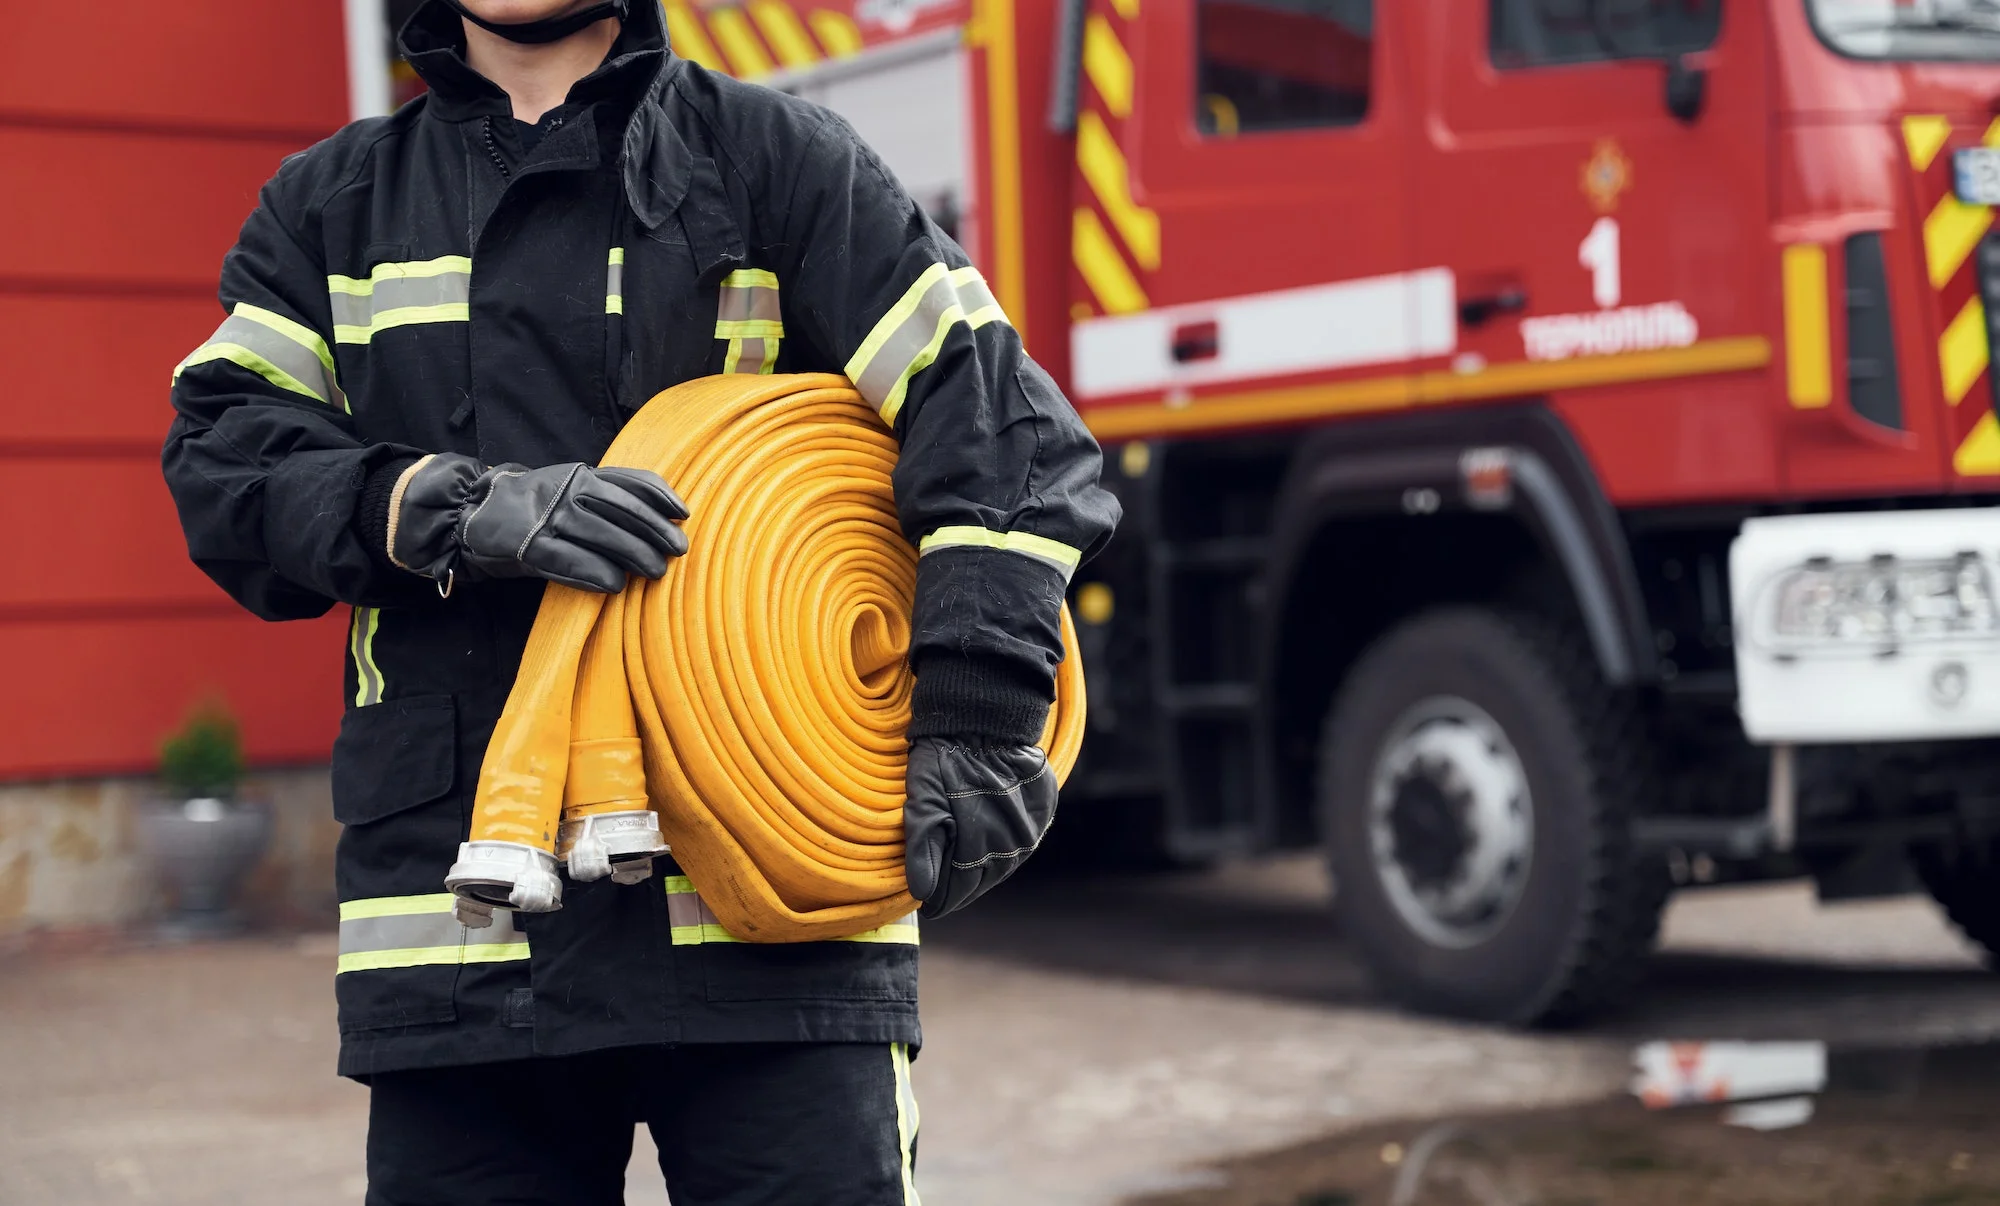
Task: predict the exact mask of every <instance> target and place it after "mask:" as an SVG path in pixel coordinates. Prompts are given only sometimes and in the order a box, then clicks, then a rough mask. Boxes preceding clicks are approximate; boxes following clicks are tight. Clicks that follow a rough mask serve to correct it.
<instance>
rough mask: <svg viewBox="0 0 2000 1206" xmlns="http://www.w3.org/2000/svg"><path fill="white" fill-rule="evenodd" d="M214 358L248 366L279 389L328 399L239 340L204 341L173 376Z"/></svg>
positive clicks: (320, 400)
mask: <svg viewBox="0 0 2000 1206" xmlns="http://www.w3.org/2000/svg"><path fill="white" fill-rule="evenodd" d="M215 360H226V361H228V362H229V363H231V364H233V365H236V366H237V367H238V368H246V369H249V370H250V371H251V372H253V373H255V374H257V375H258V376H259V377H262V378H263V379H264V380H266V381H269V382H270V383H271V384H272V385H275V386H277V387H278V388H279V389H287V390H290V391H292V392H293V393H295V394H304V395H305V396H306V397H308V398H311V399H312V400H313V401H315V402H324V401H326V398H325V397H323V396H322V395H321V394H320V392H319V391H318V390H316V389H314V388H313V387H312V386H310V385H307V384H306V383H305V382H303V381H301V380H299V379H298V378H297V377H294V376H292V375H291V374H290V373H288V372H286V371H285V370H283V369H281V368H279V367H278V366H277V365H275V364H272V363H271V362H270V361H268V360H266V359H264V358H263V357H262V356H260V355H258V354H257V353H256V352H253V351H251V350H250V349H249V348H246V347H244V346H243V345H242V344H240V343H205V344H203V345H201V346H200V347H198V348H196V349H195V350H194V351H192V352H190V353H188V358H187V359H186V360H183V361H181V362H180V364H179V365H178V366H176V367H175V369H174V380H176V381H178V380H180V378H181V370H183V369H191V368H193V367H194V366H196V365H198V364H208V363H209V362H211V361H215Z"/></svg>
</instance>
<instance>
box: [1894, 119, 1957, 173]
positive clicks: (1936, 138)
mask: <svg viewBox="0 0 2000 1206" xmlns="http://www.w3.org/2000/svg"><path fill="white" fill-rule="evenodd" d="M1950 137H1951V119H1950V118H1949V117H1936V116H1926V117H1906V118H1904V119H1903V145H1904V146H1906V147H1908V148H1909V151H1910V166H1911V167H1913V168H1915V169H1917V170H1918V171H1920V172H1921V171H1924V170H1925V169H1927V168H1929V167H1930V165H1931V161H1932V160H1934V159H1936V158H1937V153H1938V151H1940V150H1941V149H1943V147H1944V143H1945V139H1947V138H1950Z"/></svg>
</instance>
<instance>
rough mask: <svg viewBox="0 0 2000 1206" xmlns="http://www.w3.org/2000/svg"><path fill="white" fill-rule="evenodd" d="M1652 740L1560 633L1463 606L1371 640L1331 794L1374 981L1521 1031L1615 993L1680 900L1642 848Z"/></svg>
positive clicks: (1332, 841)
mask: <svg viewBox="0 0 2000 1206" xmlns="http://www.w3.org/2000/svg"><path fill="white" fill-rule="evenodd" d="M1645 750H1646V743H1645V739H1644V735H1643V734H1642V733H1641V731H1640V729H1639V725H1638V723H1637V717H1636V716H1635V715H1634V714H1633V711H1632V708H1631V706H1630V703H1629V701H1628V700H1626V699H1625V698H1623V697H1622V696H1620V695H1619V694H1618V693H1616V692H1613V691H1611V690H1609V689H1608V688H1606V687H1605V685H1604V684H1603V682H1602V681H1601V679H1600V678H1599V677H1598V674H1597V669H1596V665H1595V662H1594V660H1593V659H1592V657H1591V653H1590V649H1589V647H1588V646H1587V645H1586V644H1584V643H1583V641H1582V640H1581V639H1580V637H1578V636H1576V635H1574V634H1572V633H1570V632H1566V631H1564V630H1562V629H1560V628H1557V627H1556V626H1554V625H1550V624H1547V623H1545V622H1543V621H1541V620H1539V619H1536V618H1533V617H1518V616H1511V615H1504V616H1503V615H1501V614H1498V613H1495V612H1491V611H1486V610H1480V609H1474V608H1451V609H1444V610H1438V611H1434V612H1430V613H1427V614H1424V615H1421V616H1418V617H1416V618H1414V619H1412V620H1409V621H1407V622H1405V623H1404V624H1402V625H1400V626H1398V627H1396V628H1394V629H1392V630H1391V631H1390V632H1389V633H1388V634H1387V635H1385V636H1383V637H1382V638H1380V639H1379V640H1377V641H1376V642H1375V644H1374V645H1373V646H1371V647H1370V648H1369V649H1368V650H1367V651H1366V652H1365V653H1364V654H1363V655H1362V656H1361V658H1360V660H1359V661H1358V662H1357V663H1356V665H1355V666H1354V668H1353V670H1352V671H1351V672H1350V673H1349V675H1348V677H1347V680H1346V682H1345V684H1344V685H1343V686H1342V688H1341V690H1340V693H1339V696H1338V699H1337V700H1336V703H1335V706H1334V707H1333V709H1332V710H1331V712H1330V713H1329V715H1328V718H1327V722H1326V727H1325V730H1324V732H1323V734H1322V736H1321V740H1320V755H1319V762H1320V775H1319V805H1320V812H1321V833H1322V834H1323V835H1325V837H1326V840H1327V843H1328V850H1329V856H1330V861H1331V864H1332V868H1333V875H1334V883H1335V888H1336V893H1337V906H1336V907H1337V908H1338V909H1339V911H1340V915H1341V918H1342V921H1343V924H1344V927H1345V930H1346V932H1347V935H1348V937H1349V938H1350V939H1351V940H1352V941H1353V942H1354V944H1355V945H1356V947H1357V948H1359V950H1360V953H1361V955H1362V957H1363V958H1364V959H1365V960H1366V961H1367V962H1368V964H1369V965H1370V967H1371V968H1372V969H1373V971H1374V972H1375V975H1376V977H1377V980H1378V982H1380V983H1381V984H1382V985H1383V987H1384V988H1385V989H1387V990H1388V991H1389V992H1390V993H1391V994H1392V995H1393V996H1394V997H1396V998H1397V999H1398V1000H1400V1001H1402V1002H1404V1003H1406V1004H1408V1005H1411V1006H1413V1007H1415V1008H1418V1009H1424V1010H1429V1011H1432V1012H1439V1013H1446V1014H1452V1015H1456V1016H1460V1017H1470V1018H1478V1019H1483V1020H1488V1021H1497V1022H1505V1023H1510V1024H1514V1025H1535V1024H1558V1023H1563V1022H1570V1021H1577V1020H1581V1019H1582V1018H1585V1017H1587V1016H1590V1015H1592V1014H1595V1013H1598V1012H1600V1011H1602V1010H1604V1009H1606V1008H1608V1007H1610V1006H1612V1005H1614V1004H1615V1003H1617V1002H1618V1001H1619V1000H1620V999H1621V997H1622V996H1623V995H1624V993H1625V992H1626V991H1627V990H1628V988H1629V987H1630V986H1631V985H1632V983H1633V982H1634V980H1635V979H1636V973H1637V971H1638V969H1639V967H1640V966H1641V963H1642V961H1643V960H1644V958H1645V957H1646V954H1647V953H1648V951H1649V950H1650V949H1651V946H1652V940H1653V938H1654V936H1655V934H1656V933H1657V932H1658V928H1659V916H1660V909H1661V907H1662V905H1663V904H1664V902H1665V899H1666V896H1667V880H1666V876H1665V874H1664V870H1663V868H1662V867H1660V866H1658V865H1656V863H1654V862H1648V861H1647V860H1643V859H1640V858H1639V857H1637V856H1636V855H1635V854H1634V852H1633V849H1632V843H1631V836H1630V819H1631V816H1632V815H1633V812H1634V809H1635V806H1636V801H1635V798H1634V797H1635V795H1636V793H1638V792H1639V791H1641V790H1644V788H1645V787H1646V785H1647V783H1648V778H1647V767H1646V766H1645V764H1644V757H1645Z"/></svg>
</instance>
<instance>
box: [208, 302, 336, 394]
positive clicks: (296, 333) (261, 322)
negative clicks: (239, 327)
mask: <svg viewBox="0 0 2000 1206" xmlns="http://www.w3.org/2000/svg"><path fill="white" fill-rule="evenodd" d="M230 313H231V314H234V315H235V316H236V317H238V318H247V319H249V320H250V321H251V322H254V323H256V324H257V325H258V326H261V327H269V328H270V329H271V330H273V331H276V332H277V333H278V334H280V335H283V336H284V337H285V338H287V339H289V340H291V341H292V342H293V343H296V344H298V345H299V346H300V347H302V348H304V349H305V350H306V351H308V352H311V353H312V354H313V355H314V356H315V357H317V358H318V360H319V362H320V364H321V365H322V366H324V367H325V369H326V375H327V376H328V377H329V378H331V377H332V376H333V349H332V348H329V347H327V346H326V340H324V339H321V338H320V337H319V332H317V331H315V330H313V329H312V328H311V327H309V326H307V325H305V324H304V323H302V322H294V321H292V320H291V319H289V318H286V317H285V316H284V315H282V314H278V313H275V312H274V311H271V310H266V309H264V308H263V307H262V306H253V305H251V304H250V303H249V302H237V303H236V308H235V309H234V310H231V311H230Z"/></svg>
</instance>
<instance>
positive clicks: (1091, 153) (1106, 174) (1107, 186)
mask: <svg viewBox="0 0 2000 1206" xmlns="http://www.w3.org/2000/svg"><path fill="white" fill-rule="evenodd" d="M1076 165H1077V167H1078V168H1079V169H1080V170H1081V171H1082V172H1083V178H1084V180H1085V181H1086V182H1087V183H1089V185H1090V191H1091V192H1093V193H1095V194H1096V195H1097V201H1098V204H1100V205H1102V206H1103V207H1104V212H1105V214H1106V215H1107V216H1109V217H1110V219H1111V224H1112V225H1113V226H1115V227H1117V228H1118V233H1119V234H1120V235H1121V236H1123V237H1124V239H1125V245H1126V246H1127V247H1130V248H1131V249H1132V258H1133V259H1135V260H1137V261H1138V262H1139V267H1141V268H1145V269H1148V270H1151V269H1154V268H1158V267H1159V266H1160V216H1159V215H1158V214H1156V213H1154V212H1153V211H1152V210H1150V209H1147V208H1146V207H1145V206H1143V205H1140V204H1138V203H1137V202H1135V201H1133V200H1132V187H1131V174H1130V172H1129V171H1128V169H1127V167H1126V163H1125V152H1123V151H1121V150H1119V149H1118V140H1117V139H1115V138H1113V137H1111V130H1110V128H1109V127H1107V126H1106V125H1105V124H1104V119H1103V118H1101V117H1099V116H1098V115H1097V114H1096V113H1095V112H1093V111H1091V110H1089V109H1085V110H1084V111H1083V114H1082V115H1081V116H1079V117H1078V118H1077V122H1076Z"/></svg>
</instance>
